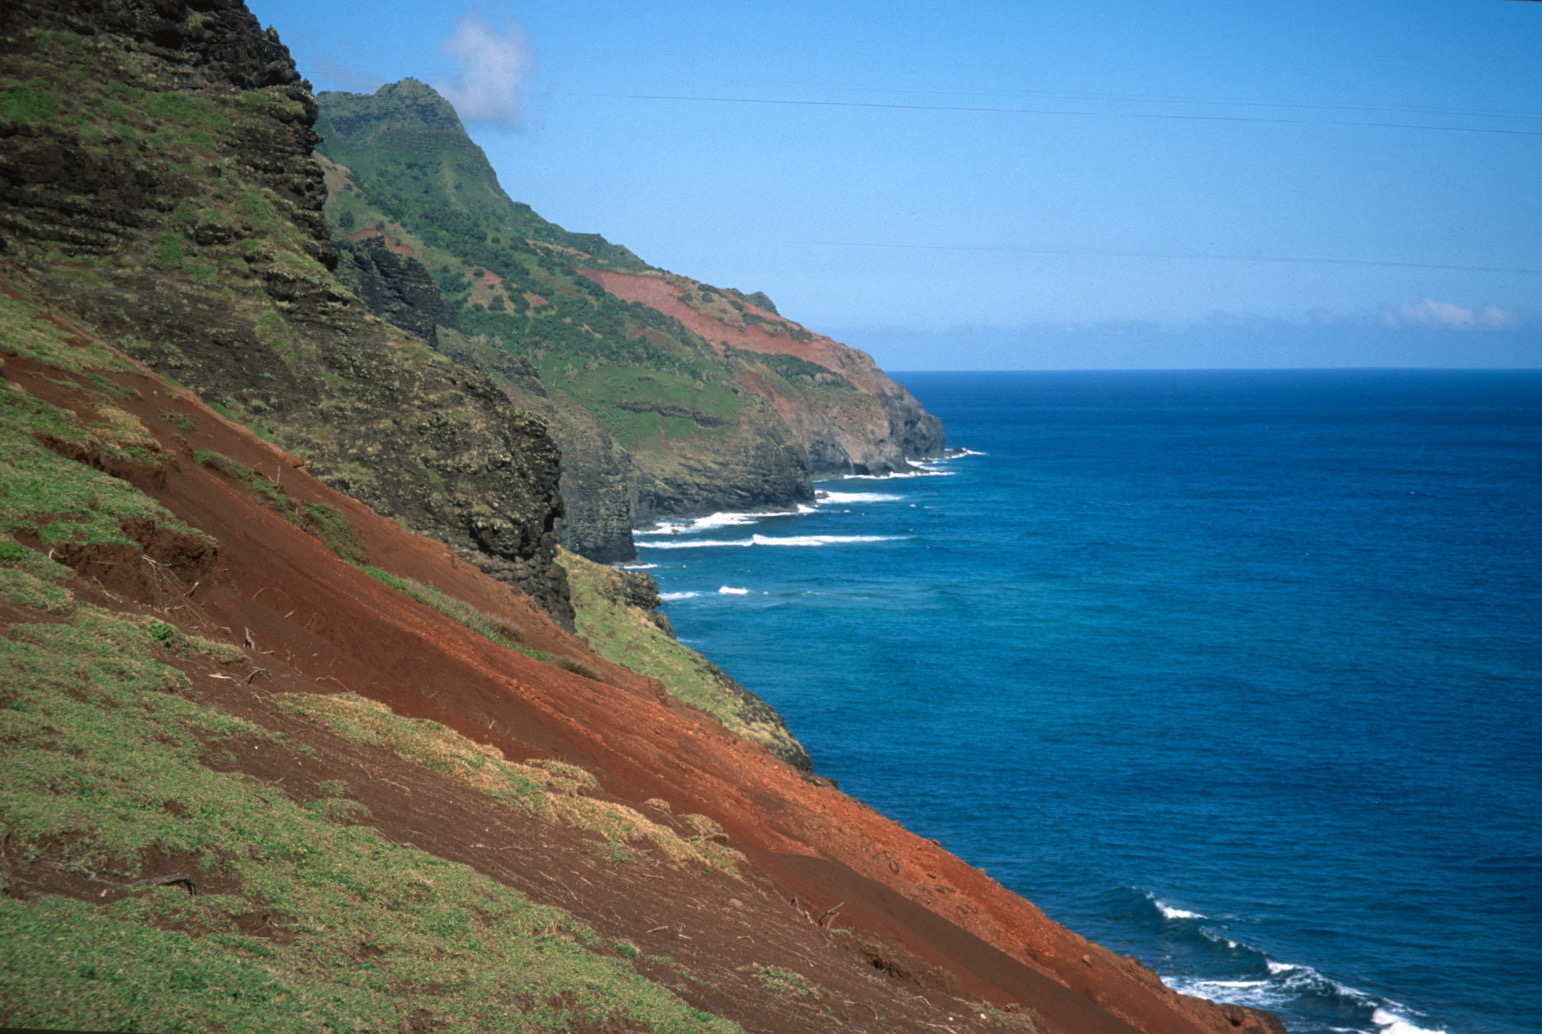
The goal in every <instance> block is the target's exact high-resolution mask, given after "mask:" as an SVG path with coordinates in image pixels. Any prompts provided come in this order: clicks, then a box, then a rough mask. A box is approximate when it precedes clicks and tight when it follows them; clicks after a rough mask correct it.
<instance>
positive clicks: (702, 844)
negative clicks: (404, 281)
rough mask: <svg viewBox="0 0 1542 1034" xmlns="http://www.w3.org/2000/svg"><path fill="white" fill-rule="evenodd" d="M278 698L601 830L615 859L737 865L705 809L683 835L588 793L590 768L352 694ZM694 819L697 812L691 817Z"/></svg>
mask: <svg viewBox="0 0 1542 1034" xmlns="http://www.w3.org/2000/svg"><path fill="white" fill-rule="evenodd" d="M279 705H280V706H281V707H283V708H284V709H285V710H287V711H289V712H290V713H292V714H297V715H301V716H304V717H308V718H312V719H314V720H316V721H317V722H319V723H321V724H323V725H325V726H326V727H327V728H328V729H330V730H331V731H332V732H335V733H336V734H338V735H339V736H342V737H343V738H344V739H348V740H351V741H353V742H355V743H365V744H369V745H371V746H385V747H390V748H391V749H392V750H393V751H395V752H396V754H397V755H398V756H399V757H401V758H403V759H405V760H407V761H411V762H412V763H413V764H416V765H421V766H422V767H424V768H426V769H428V770H429V771H431V772H437V773H438V774H440V775H444V776H449V777H450V778H452V779H455V780H457V781H458V782H462V783H465V784H467V785H468V786H472V787H474V788H476V789H477V790H480V791H481V792H483V793H485V794H487V795H488V796H489V797H491V798H493V799H494V800H497V801H500V802H502V803H504V804H508V805H512V806H513V807H515V808H518V809H519V810H521V811H524V812H526V813H527V814H531V815H535V816H537V817H538V818H542V819H545V820H546V821H548V822H556V823H560V824H562V825H565V826H572V827H574V828H576V829H582V830H586V831H588V832H590V833H594V834H595V835H597V836H598V837H599V838H600V839H601V840H602V841H603V845H604V847H605V848H608V849H605V850H602V853H603V854H604V855H605V856H606V857H608V858H610V859H611V860H613V861H622V862H630V861H634V860H635V857H636V856H635V855H634V850H633V849H634V848H635V847H637V846H638V845H639V844H641V845H646V846H648V847H649V848H651V850H652V851H653V852H656V853H657V854H659V855H660V856H662V857H663V858H665V859H667V860H668V861H670V862H672V863H675V864H677V865H681V864H689V865H692V866H694V867H696V868H698V869H708V870H721V871H726V872H733V871H734V870H735V868H736V866H737V864H738V862H739V861H741V860H742V856H741V855H740V854H739V853H738V852H737V851H734V850H732V849H731V848H728V847H725V846H723V844H721V843H720V842H719V840H720V839H721V830H720V829H717V828H716V826H715V824H712V823H711V820H710V819H707V818H706V816H704V815H690V816H682V817H681V822H682V823H683V824H685V825H686V826H687V827H688V828H689V829H690V833H688V834H687V835H686V836H682V835H681V834H680V833H679V832H677V831H676V830H674V829H673V828H671V827H668V826H664V825H661V824H659V823H657V822H654V821H652V820H651V819H648V818H646V817H644V816H643V815H642V813H641V812H638V811H637V810H635V809H633V808H629V807H627V806H625V805H623V804H618V803H616V802H614V801H606V800H601V799H598V798H595V797H591V796H588V795H587V794H588V792H589V791H591V790H594V789H595V788H596V787H597V785H598V782H597V780H596V779H595V777H594V776H593V774H591V773H590V772H588V771H586V770H584V769H582V768H580V767H578V766H577V765H570V764H567V763H565V762H561V761H550V760H542V759H536V760H532V761H527V762H524V763H519V762H513V761H509V760H507V759H505V758H504V756H503V754H502V753H500V752H499V751H498V750H497V749H496V748H494V747H490V746H487V745H485V744H481V743H476V742H474V741H472V740H468V739H466V738H465V737H463V736H461V735H459V734H458V733H455V732H453V731H452V730H450V729H447V728H445V727H444V726H443V725H440V724H439V723H437V722H431V721H427V720H425V719H421V718H404V717H402V716H401V715H398V714H395V713H393V712H392V711H391V710H390V709H389V708H387V707H386V706H385V705H384V704H379V703H376V702H375V701H372V700H366V699H364V698H363V697H360V696H356V695H354V694H342V695H338V696H324V697H318V696H310V695H306V694H297V693H292V694H286V695H284V696H282V697H280V698H279ZM692 820H695V822H693V821H692Z"/></svg>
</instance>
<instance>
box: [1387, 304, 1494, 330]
mask: <svg viewBox="0 0 1542 1034" xmlns="http://www.w3.org/2000/svg"><path fill="white" fill-rule="evenodd" d="M1520 322H1521V319H1520V317H1519V316H1518V315H1517V314H1515V313H1513V312H1510V311H1508V310H1506V309H1501V308H1499V307H1498V306H1497V305H1485V306H1483V307H1482V308H1481V309H1468V308H1465V307H1463V306H1461V305H1453V304H1451V303H1450V302H1437V301H1435V300H1434V299H1433V298H1426V299H1424V300H1423V301H1422V302H1418V303H1416V304H1412V305H1400V306H1398V307H1397V308H1396V309H1389V310H1388V311H1387V313H1386V323H1387V325H1388V326H1392V327H1406V326H1418V327H1443V328H1449V329H1452V330H1510V329H1511V328H1513V327H1516V326H1518V325H1519V324H1520Z"/></svg>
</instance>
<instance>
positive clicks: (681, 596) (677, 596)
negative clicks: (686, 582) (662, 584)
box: [659, 592, 701, 603]
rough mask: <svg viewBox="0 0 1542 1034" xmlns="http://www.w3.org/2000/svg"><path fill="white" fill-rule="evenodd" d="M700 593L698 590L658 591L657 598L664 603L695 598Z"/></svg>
mask: <svg viewBox="0 0 1542 1034" xmlns="http://www.w3.org/2000/svg"><path fill="white" fill-rule="evenodd" d="M700 595H701V593H699V592H661V593H659V599H661V600H663V601H664V602H665V603H668V602H669V601H671V600H690V599H695V598H696V597H697V596H700Z"/></svg>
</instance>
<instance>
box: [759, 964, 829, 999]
mask: <svg viewBox="0 0 1542 1034" xmlns="http://www.w3.org/2000/svg"><path fill="white" fill-rule="evenodd" d="M750 975H751V976H753V977H754V978H755V979H756V980H758V981H760V983H761V984H763V985H765V986H766V987H767V988H769V989H770V990H772V991H775V992H776V993H777V994H781V995H788V996H790V997H793V998H808V997H811V996H812V997H816V998H817V997H819V992H818V991H817V990H816V989H815V988H814V986H813V985H812V984H810V983H809V982H808V980H807V979H805V978H804V977H803V975H802V974H801V973H794V972H793V971H792V970H790V969H782V968H780V967H779V966H756V967H755V968H754V969H753V970H751V971H750Z"/></svg>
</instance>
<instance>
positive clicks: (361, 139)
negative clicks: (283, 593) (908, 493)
mask: <svg viewBox="0 0 1542 1034" xmlns="http://www.w3.org/2000/svg"><path fill="white" fill-rule="evenodd" d="M319 103H320V106H321V112H322V117H321V120H320V121H319V122H318V127H319V128H320V130H321V132H322V133H323V135H324V140H323V143H322V151H323V154H324V156H325V157H324V161H326V162H327V163H328V164H329V169H330V170H331V171H329V174H328V179H327V183H328V188H329V197H328V202H327V211H328V214H329V217H330V218H331V219H332V220H333V222H334V223H335V224H336V225H338V226H339V227H340V228H342V229H343V230H344V231H346V232H348V233H350V234H351V235H353V236H358V235H361V234H366V233H371V234H379V235H381V236H382V237H383V238H387V239H389V240H390V241H392V242H394V243H393V250H396V251H398V252H416V253H419V254H432V255H433V256H434V259H433V262H432V268H431V269H430V273H431V275H432V276H433V277H434V279H435V281H436V282H437V283H438V284H439V285H440V287H441V289H442V290H444V291H445V292H446V294H447V295H448V296H449V298H450V299H451V302H452V303H453V304H454V305H455V306H456V307H457V308H458V312H459V317H460V320H461V323H462V325H463V326H464V328H465V330H466V332H467V334H468V335H469V338H470V340H469V341H468V342H467V343H465V344H457V343H455V342H453V341H450V340H448V338H446V337H445V336H443V335H441V342H440V346H441V348H443V349H445V350H446V351H447V352H448V353H450V354H453V355H455V356H457V357H458V358H460V359H462V361H467V362H470V363H472V364H473V365H475V366H476V367H477V368H478V369H482V370H485V371H486V372H488V373H489V374H490V375H491V376H492V377H493V378H494V379H495V380H497V381H498V382H499V383H500V384H501V385H502V386H504V387H505V389H506V390H508V391H509V393H510V396H511V398H514V399H515V400H516V401H517V402H518V403H519V404H521V405H526V406H530V407H532V408H534V409H535V410H536V411H537V412H539V413H541V415H542V416H543V417H544V418H545V419H546V420H547V421H548V423H549V424H550V426H551V428H552V433H553V434H554V436H555V437H556V438H557V440H558V442H559V443H560V445H561V447H562V451H563V458H564V459H563V463H564V474H563V487H562V494H563V498H564V500H565V506H566V513H567V516H566V520H565V523H564V525H563V535H564V540H565V541H566V543H567V544H568V545H569V546H570V547H572V548H573V549H575V550H576V551H578V552H580V553H581V554H582V555H584V556H587V557H589V558H591V559H599V560H618V559H629V558H631V557H632V556H634V555H635V552H634V550H633V544H632V542H631V537H630V529H631V528H632V527H633V526H635V525H638V524H644V523H648V522H650V521H652V520H654V519H657V518H658V517H671V516H687V515H696V514H702V513H709V512H712V511H714V510H752V509H761V508H775V509H785V508H787V507H789V506H791V505H793V504H795V503H800V502H809V501H811V500H812V499H813V490H812V486H811V484H810V478H811V477H812V476H815V475H818V474H833V473H883V472H888V471H897V470H903V469H905V468H906V467H907V466H908V464H907V462H906V457H907V456H913V457H919V456H925V455H933V454H935V453H937V452H939V451H940V450H941V448H942V429H941V425H940V423H939V422H938V421H937V419H936V418H935V417H933V416H930V415H929V414H926V413H925V412H924V411H922V409H921V407H920V405H919V404H918V403H917V402H916V401H915V399H913V398H911V397H910V395H909V394H908V393H907V392H906V391H905V390H904V389H903V388H902V387H900V386H899V385H897V384H895V383H894V382H893V381H892V380H890V379H889V378H888V377H886V376H885V375H884V374H883V373H882V372H881V371H879V370H878V368H877V367H876V366H875V365H874V364H873V361H872V360H871V358H869V357H868V356H866V355H864V354H863V353H860V352H857V351H855V350H854V349H849V348H846V347H845V346H843V345H840V344H837V343H836V342H834V341H831V340H830V339H829V338H824V337H818V336H816V335H813V334H810V333H809V332H808V331H806V330H804V329H803V328H802V327H800V326H798V325H797V324H795V323H793V322H791V321H790V320H787V319H785V318H783V317H781V316H780V315H778V314H777V312H776V310H775V306H774V305H772V304H771V301H770V299H769V298H767V297H766V296H765V295H764V294H754V295H745V294H741V293H740V292H737V291H722V290H719V289H716V288H712V287H708V286H706V285H704V284H699V283H697V282H695V281H692V280H688V279H686V278H684V277H678V276H673V275H671V274H666V273H664V272H663V271H661V270H657V269H652V268H650V267H649V266H647V264H646V263H644V262H642V260H640V259H638V258H637V256H636V255H634V254H632V253H631V252H630V251H628V250H626V249H625V248H622V247H619V246H617V245H613V244H611V243H610V242H608V241H606V240H605V239H604V238H603V237H600V236H598V235H595V234H576V233H569V232H568V231H566V230H564V229H562V228H561V227H558V226H555V225H553V224H551V223H549V222H546V221H545V220H544V219H541V218H540V217H539V216H538V215H536V214H535V213H534V212H532V211H531V210H530V209H529V207H528V206H525V205H520V204H518V203H516V202H514V201H512V200H511V199H510V198H509V197H508V196H507V195H506V194H505V193H504V192H503V190H502V188H501V187H500V186H499V184H498V179H497V175H496V174H495V173H494V171H493V169H492V167H491V166H490V165H489V164H488V163H487V160H486V157H485V156H484V155H483V154H482V152H481V149H480V148H478V147H477V146H476V145H475V144H474V143H473V142H472V141H471V140H470V138H469V137H467V136H466V134H465V131H464V129H463V127H462V126H461V124H460V121H459V119H458V118H457V117H456V115H455V112H454V109H453V108H451V107H450V105H449V103H448V102H446V101H445V100H444V99H443V98H442V97H440V96H439V95H438V94H436V93H435V92H434V91H433V90H432V89H431V88H430V87H428V86H427V85H425V84H423V83H420V82H417V81H415V80H411V79H408V80H403V81H402V82H399V83H392V84H389V85H387V86H383V87H381V88H380V90H378V91H377V92H376V93H374V94H371V95H367V96H366V95H359V94H348V93H325V94H322V95H321V96H320V98H319ZM472 353H475V354H472ZM500 354H503V355H507V356H512V357H515V358H517V359H519V360H521V361H522V363H523V365H521V366H520V367H519V371H520V372H518V373H517V374H509V373H508V372H507V368H508V363H507V362H505V361H504V359H502V358H500ZM532 385H538V387H534V388H532Z"/></svg>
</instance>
